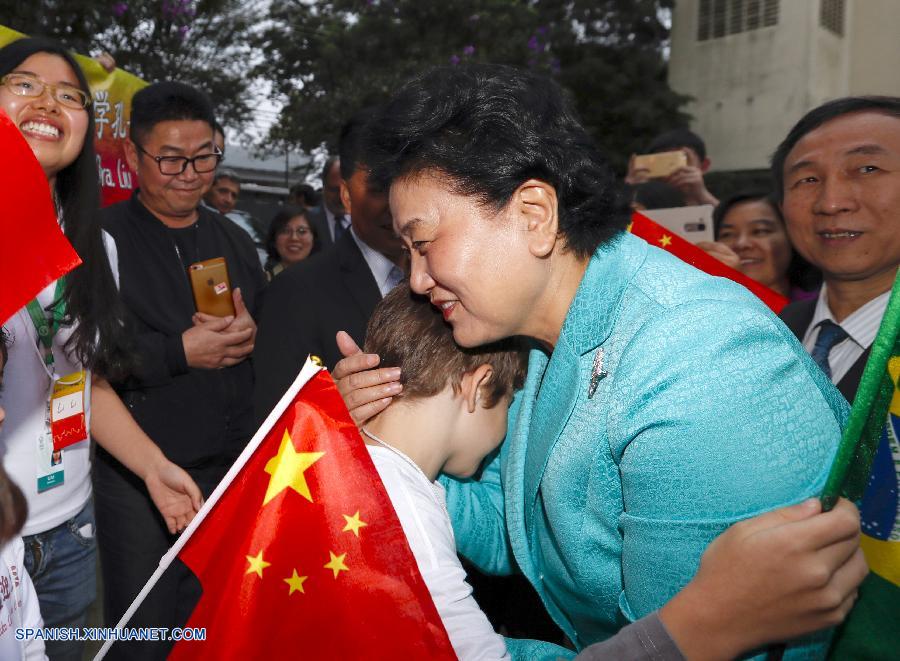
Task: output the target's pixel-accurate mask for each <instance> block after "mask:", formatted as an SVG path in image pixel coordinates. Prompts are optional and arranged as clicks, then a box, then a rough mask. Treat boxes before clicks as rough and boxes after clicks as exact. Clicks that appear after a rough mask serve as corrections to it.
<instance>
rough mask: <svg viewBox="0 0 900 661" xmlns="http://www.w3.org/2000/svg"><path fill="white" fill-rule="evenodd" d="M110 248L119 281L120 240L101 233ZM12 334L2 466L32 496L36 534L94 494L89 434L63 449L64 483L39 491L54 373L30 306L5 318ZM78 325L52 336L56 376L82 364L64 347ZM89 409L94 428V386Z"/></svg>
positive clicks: (29, 528) (0, 399)
mask: <svg viewBox="0 0 900 661" xmlns="http://www.w3.org/2000/svg"><path fill="white" fill-rule="evenodd" d="M103 242H104V245H105V247H106V253H107V256H108V257H109V262H110V265H111V266H112V272H113V276H114V277H115V279H116V284H118V274H119V270H118V257H117V253H116V244H115V242H114V241H113V240H112V237H110V236H109V235H108V234H106V232H104V233H103ZM55 294H56V283H55V282H53V283H51V284H49V285H47V287H45V288H44V290H43V291H42V292H41V293H40V294H38V297H37V298H38V302H39V303H40V305H41V307H46V306H48V305H51V304H52V303H53V300H54V297H55ZM4 328H5V329H6V332H7V333H8V334H9V336H10V346H9V360H8V361H7V363H6V367H5V369H4V372H3V391H2V392H0V406H2V407H3V408H4V409H5V410H6V421H5V422H4V423H3V426H2V428H0V452H2V453H3V466H4V468H6V472H7V473H9V476H10V477H11V478H12V479H13V480H14V481H15V483H16V484H18V485H19V488H20V489H21V490H22V493H24V494H25V498H26V500H27V501H28V520H27V521H26V522H25V527H24V528H23V529H22V535H23V536H27V535H34V534H36V533H39V532H45V531H47V530H50V529H51V528H55V527H56V526H58V525H59V524H61V523H63V522H65V521H67V520H69V519H71V518H72V517H73V516H75V515H76V514H78V512H80V511H81V510H82V509H83V508H84V506H85V504H86V503H87V501H88V499H89V498H90V497H91V457H90V440H86V441H82V442H80V443H75V444H74V445H70V446H69V447H67V448H65V449H64V450H63V451H62V459H63V461H62V466H63V483H62V484H60V485H58V486H55V487H52V488H50V489H47V490H46V491H43V492H38V482H37V463H38V459H37V443H38V439H39V437H40V435H41V434H42V433H43V430H44V426H45V418H46V408H47V402H48V398H49V393H50V388H51V386H52V383H53V378H54V377H53V374H51V371H50V369H49V368H48V367H47V366H46V365H45V364H44V359H43V357H42V356H41V352H40V349H39V348H38V342H37V331H36V330H35V328H34V323H33V322H32V320H31V316H30V315H29V314H28V310H26V309H25V308H22V309H21V310H19V311H18V312H16V313H15V314H14V315H13V316H12V317H10V319H9V320H8V321H7V322H6V323H5V324H4ZM73 330H74V326H69V327H62V328H60V329H59V331H58V332H57V333H56V335H55V336H54V338H53V357H54V365H53V371H54V372H55V375H56V376H57V377H59V376H64V375H66V374H71V373H73V372H77V371H79V370H81V369H82V366H81V364H79V363H78V362H77V361H76V360H74V359H73V358H72V357H70V356H67V355H66V352H65V350H64V349H63V347H64V345H65V343H66V341H68V339H69V338H70V337H71V336H72V332H73ZM85 413H86V420H87V426H88V429H90V390H89V389H86V391H85Z"/></svg>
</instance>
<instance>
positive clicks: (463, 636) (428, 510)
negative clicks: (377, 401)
mask: <svg viewBox="0 0 900 661" xmlns="http://www.w3.org/2000/svg"><path fill="white" fill-rule="evenodd" d="M367 447H368V449H369V454H370V455H371V457H372V461H373V462H374V463H375V468H376V469H377V470H378V474H379V476H381V481H382V482H383V483H384V487H385V490H386V491H387V494H388V497H389V498H390V499H391V503H392V504H393V506H394V510H395V511H396V512H397V517H398V518H399V519H400V525H401V526H402V527H403V532H404V534H405V535H406V539H407V541H408V542H409V546H410V548H411V549H412V552H413V556H415V559H416V563H417V564H418V566H419V572H420V573H421V574H422V578H423V579H425V584H426V585H427V586H428V591H429V592H430V593H431V598H432V600H433V601H434V605H435V606H436V607H437V611H438V614H439V615H440V616H441V620H442V621H443V623H444V628H445V629H446V630H447V635H448V636H449V637H450V643H451V644H452V645H453V650H454V651H455V652H456V655H457V656H458V657H459V658H460V659H462V660H463V661H469V660H470V659H479V660H482V659H483V660H488V659H491V660H494V659H509V658H510V656H509V652H508V651H507V649H506V643H505V642H504V641H503V637H502V636H500V635H499V634H497V633H496V632H495V631H494V628H493V627H492V626H491V623H490V622H489V621H488V618H487V616H486V615H485V614H484V612H483V611H482V610H481V608H479V606H478V603H477V602H476V601H475V598H474V597H473V596H472V587H471V586H470V585H469V584H468V583H467V582H466V572H465V570H464V569H463V567H462V564H461V563H460V561H459V556H457V554H456V540H455V538H454V537H453V527H452V525H451V523H450V515H449V514H448V512H447V499H446V493H445V492H444V487H443V486H441V485H440V484H439V483H438V482H431V481H429V480H428V478H427V477H426V475H425V474H424V473H423V472H422V471H421V470H420V469H419V467H418V466H416V465H415V463H414V462H413V461H412V460H411V459H410V458H409V457H407V456H406V455H404V454H403V453H402V452H400V451H399V450H396V449H395V448H390V447H386V446H373V445H370V446H367Z"/></svg>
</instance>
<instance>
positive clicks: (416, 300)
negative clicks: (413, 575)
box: [362, 284, 527, 659]
mask: <svg viewBox="0 0 900 661" xmlns="http://www.w3.org/2000/svg"><path fill="white" fill-rule="evenodd" d="M365 350H366V351H367V352H369V353H377V354H378V355H380V356H381V357H382V360H384V361H385V364H387V365H396V366H398V367H400V368H401V371H402V376H401V382H402V383H403V394H402V396H400V397H395V398H394V401H393V402H392V403H391V405H390V406H388V407H387V409H385V410H384V411H382V412H381V413H380V414H378V415H377V416H376V417H374V418H372V419H371V420H369V422H368V423H367V424H366V426H364V427H363V428H362V432H363V438H364V440H365V441H366V444H367V445H368V446H369V453H370V454H371V456H372V460H373V461H374V463H375V467H376V468H377V470H378V474H379V475H380V476H381V480H382V482H383V483H384V486H385V489H386V490H387V493H388V496H389V497H390V499H391V503H392V504H393V505H394V509H395V510H396V512H397V516H398V518H399V519H400V523H401V525H402V526H403V532H404V533H405V534H406V538H407V540H408V542H409V545H410V548H411V549H412V552H413V555H414V556H415V558H416V562H417V564H418V566H419V571H420V572H421V574H422V578H423V579H424V580H425V583H426V585H427V586H428V590H429V592H430V593H431V597H432V599H433V600H434V604H435V606H436V607H437V611H438V614H439V615H440V616H441V619H442V620H443V623H444V627H445V628H446V630H447V634H448V635H449V637H450V642H451V644H452V645H453V649H454V651H455V652H456V654H457V656H459V657H460V658H461V659H476V658H477V659H506V658H509V653H508V652H507V649H506V644H505V643H504V640H503V637H502V636H500V635H499V634H497V633H495V632H494V629H493V627H492V626H491V624H490V622H489V621H488V619H487V617H486V616H485V614H484V613H483V612H482V611H481V609H480V608H479V607H478V604H477V603H476V602H475V599H474V597H473V596H472V588H471V587H470V586H469V584H468V583H466V580H465V578H466V573H465V570H464V569H463V567H462V564H460V561H459V557H458V556H457V555H456V541H455V539H454V537H453V528H452V526H451V523H450V516H449V514H448V513H447V505H446V498H445V494H444V488H443V487H442V486H441V485H440V483H438V482H437V481H436V480H437V476H438V474H439V473H442V472H443V473H447V474H449V475H453V476H455V477H470V476H472V475H473V474H474V473H476V472H477V470H478V468H479V467H480V466H481V462H482V461H483V460H484V458H485V457H486V456H487V455H488V454H490V453H491V452H492V451H493V450H495V449H496V448H497V446H499V445H500V443H501V442H502V441H503V438H504V436H505V435H506V424H507V413H508V409H509V405H510V403H511V402H512V396H513V392H514V391H515V390H517V389H518V388H521V387H522V384H523V382H524V378H525V370H526V366H527V362H526V361H527V354H526V353H525V352H524V351H523V350H522V349H520V348H519V347H518V346H517V344H516V343H515V342H514V341H510V340H507V341H504V342H501V343H497V344H494V345H489V346H487V347H479V348H478V349H462V348H460V347H459V346H457V345H456V343H455V342H454V341H453V331H452V329H451V328H450V327H449V326H448V325H447V324H446V323H445V322H444V320H443V318H442V316H441V312H440V311H439V310H438V309H437V308H435V307H434V306H432V305H431V304H430V303H429V302H428V299H426V298H423V297H420V296H416V295H414V294H412V293H411V292H410V289H409V287H408V286H407V285H405V284H401V285H399V286H398V287H396V288H394V290H393V291H391V292H390V293H389V294H388V295H387V296H386V297H385V298H384V300H383V301H381V303H380V304H379V305H378V307H376V309H375V311H374V313H373V314H372V317H371V319H370V321H369V327H368V332H367V334H366V349H365Z"/></svg>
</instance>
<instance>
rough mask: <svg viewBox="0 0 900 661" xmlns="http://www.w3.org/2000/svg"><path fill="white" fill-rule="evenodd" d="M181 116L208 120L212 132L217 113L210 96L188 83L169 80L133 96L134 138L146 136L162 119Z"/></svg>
mask: <svg viewBox="0 0 900 661" xmlns="http://www.w3.org/2000/svg"><path fill="white" fill-rule="evenodd" d="M178 120H196V121H201V122H206V123H207V124H209V129H210V132H212V131H213V130H214V127H215V125H216V115H215V112H214V111H213V104H212V101H210V99H209V96H207V94H206V93H205V92H202V91H201V90H199V89H197V88H196V87H192V86H191V85H188V84H186V83H180V82H178V81H174V80H167V81H163V82H161V83H153V84H152V85H148V86H147V87H145V88H143V89H141V90H138V92H137V93H136V94H135V95H134V97H133V98H132V99H131V139H132V141H137V140H143V139H144V138H146V137H147V134H148V133H150V132H151V131H152V130H153V127H154V126H156V125H157V124H159V123H160V122H168V121H178ZM223 135H224V133H223Z"/></svg>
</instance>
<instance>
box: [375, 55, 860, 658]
mask: <svg viewBox="0 0 900 661" xmlns="http://www.w3.org/2000/svg"><path fill="white" fill-rule="evenodd" d="M369 138H370V139H369V145H368V149H367V150H366V153H365V157H366V158H365V161H366V164H367V165H368V166H369V167H370V168H371V172H370V174H371V178H372V179H373V180H375V181H378V182H380V183H382V184H383V185H385V186H390V202H391V210H392V213H393V217H394V228H395V229H396V230H397V231H398V232H399V233H400V235H401V237H402V238H403V240H404V243H405V244H406V245H407V247H408V248H409V250H410V255H411V271H410V285H411V287H412V288H413V289H414V290H415V291H416V292H418V293H421V294H425V295H428V296H430V298H431V301H432V303H433V304H434V305H436V306H438V307H440V308H441V309H442V310H443V313H444V318H445V319H446V320H447V321H448V323H450V324H451V325H452V326H453V332H454V338H455V339H456V341H457V342H458V343H459V344H461V345H462V346H478V345H482V344H485V343H489V342H493V341H496V340H499V339H501V338H504V337H509V336H523V337H525V338H528V340H529V341H530V342H531V343H532V345H533V349H532V351H531V357H530V362H529V369H528V377H527V380H526V384H525V387H524V390H523V391H522V392H520V393H519V395H518V396H517V398H516V401H515V403H514V404H513V406H512V408H511V410H510V416H509V432H508V435H507V438H506V441H505V443H504V444H503V446H502V449H501V451H500V453H499V455H498V456H496V457H495V458H494V459H493V461H491V462H490V463H489V465H487V467H486V468H485V469H484V472H483V474H482V475H481V477H480V479H479V480H473V481H466V482H458V481H453V480H447V481H446V482H445V485H446V486H447V490H448V505H449V508H450V512H451V516H452V518H453V523H454V530H455V531H456V539H457V543H458V545H459V549H460V551H461V553H462V554H463V555H465V556H466V557H467V558H469V559H470V560H472V561H473V562H474V563H475V564H476V565H477V566H478V567H480V568H481V569H483V570H485V571H487V572H490V573H511V572H513V571H516V570H520V571H522V572H523V573H524V574H525V576H526V577H527V578H528V579H529V581H530V582H531V584H532V585H533V586H534V588H535V589H536V590H537V592H538V594H539V595H540V597H541V599H542V600H543V602H544V605H545V606H546V608H547V610H548V612H549V613H550V615H551V616H552V617H553V619H554V620H555V621H556V623H557V624H558V625H559V626H560V627H561V629H562V630H563V631H564V632H565V633H566V635H567V636H568V637H569V638H570V639H571V640H572V641H573V643H574V644H575V645H576V647H577V648H579V649H581V648H582V647H584V646H587V645H589V644H591V643H593V642H596V641H600V640H604V639H606V638H608V637H610V636H611V635H613V634H614V633H615V632H616V631H617V630H618V629H619V628H621V627H622V626H623V624H624V623H626V622H628V621H629V620H635V619H637V618H640V617H643V616H645V615H648V614H650V613H652V612H654V611H656V610H657V609H659V608H660V607H662V606H663V604H665V603H666V602H667V601H668V600H669V599H670V598H672V597H673V596H674V595H675V594H676V593H678V591H679V590H681V589H682V588H683V587H684V586H685V584H687V583H688V581H689V580H690V579H691V577H692V576H694V574H695V573H696V571H697V568H698V563H699V560H700V556H701V554H702V553H703V551H704V549H705V548H706V547H707V546H708V545H709V543H710V542H711V541H712V540H713V539H714V538H715V537H716V536H717V535H719V534H720V533H721V532H722V531H723V530H725V529H726V528H727V527H728V526H730V525H731V524H733V523H735V522H737V521H740V520H742V519H746V518H748V517H752V516H755V515H757V514H760V513H762V512H766V511H768V510H771V509H773V508H776V507H780V506H783V505H788V504H792V503H796V502H798V501H800V500H802V499H804V498H806V497H808V496H810V495H814V494H816V493H817V492H818V491H819V490H820V489H821V487H822V485H823V484H824V480H825V477H826V474H827V472H828V468H829V464H830V462H831V460H832V458H833V456H834V453H835V450H836V447H837V443H838V440H839V439H840V434H841V429H842V426H843V425H844V422H845V419H846V415H847V410H848V408H847V404H846V402H845V401H844V400H843V399H842V398H841V396H840V395H839V394H838V393H837V391H836V390H835V389H834V388H833V387H832V385H831V384H830V383H829V382H828V381H827V379H825V378H824V377H823V376H822V374H821V372H820V370H818V368H817V367H816V366H815V364H814V363H813V362H812V361H811V360H810V359H809V357H808V356H807V354H806V352H805V351H804V350H803V348H802V347H801V346H800V345H799V344H798V343H797V342H796V340H795V339H794V338H793V336H792V335H791V333H790V332H789V331H788V330H787V329H786V328H785V327H784V326H783V325H782V324H781V323H780V322H779V321H778V320H777V319H776V318H775V317H774V315H772V314H771V312H770V311H769V310H768V309H767V308H765V307H764V306H763V305H762V304H761V303H760V302H759V301H758V300H756V299H755V298H754V297H753V296H752V295H751V294H750V293H748V292H747V291H746V290H745V289H743V288H742V287H740V286H738V285H736V284H734V283H731V282H730V281H726V280H722V279H717V278H711V277H709V276H707V275H705V274H703V273H701V272H699V271H697V270H695V269H693V268H692V267H690V266H688V265H686V264H685V263H683V262H681V261H680V260H678V259H676V258H674V257H673V256H671V255H669V254H668V253H666V252H664V251H662V250H659V249H658V248H656V247H652V246H649V245H648V244H647V243H645V242H644V241H643V240H641V239H638V238H636V237H634V236H632V235H630V234H628V233H627V232H626V231H625V230H626V225H627V222H628V217H629V215H628V211H627V196H625V195H623V194H622V193H621V192H620V191H619V189H618V185H617V183H616V182H615V180H614V178H613V176H612V175H611V173H610V171H609V169H608V167H607V165H606V164H605V161H604V160H603V159H602V157H601V156H600V155H599V154H598V153H597V151H596V150H595V148H594V147H593V145H592V144H591V141H590V139H589V138H588V136H587V134H586V132H585V131H584V129H583V128H582V127H581V126H580V124H579V123H578V121H577V120H576V119H575V118H574V116H573V114H572V112H571V111H570V109H569V108H568V106H567V104H566V103H565V101H564V100H563V97H562V95H561V93H560V92H559V90H558V89H557V88H556V87H555V86H554V85H553V84H552V83H550V82H549V81H547V80H545V79H543V78H541V77H538V76H535V75H532V74H529V73H524V72H521V71H517V70H515V69H510V68H505V67H497V66H469V67H451V68H446V69H439V70H436V71H433V72H431V73H428V74H425V75H424V76H422V77H420V78H418V79H415V80H413V81H411V83H409V84H408V85H407V86H406V87H405V88H404V89H402V90H401V91H400V92H399V93H398V94H397V95H396V96H395V98H394V99H393V101H392V102H391V103H390V104H389V105H388V106H387V108H386V109H385V110H384V111H383V112H382V113H381V115H380V116H379V117H378V118H377V119H376V120H375V122H374V123H373V125H372V126H371V127H370V131H369ZM401 380H402V379H401ZM827 638H828V633H827V631H826V632H824V633H819V634H816V635H814V636H811V637H809V638H807V639H804V640H800V641H795V642H794V643H793V644H792V645H791V646H790V647H789V648H788V652H787V657H788V658H791V657H807V656H816V655H818V654H820V653H822V652H823V651H824V650H825V648H826V645H827ZM510 649H511V651H512V652H513V655H514V657H518V658H527V657H532V656H535V655H537V654H540V653H544V652H546V651H547V650H546V648H542V647H539V646H538V645H537V644H536V643H535V644H533V643H530V642H519V643H516V642H513V641H510Z"/></svg>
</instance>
